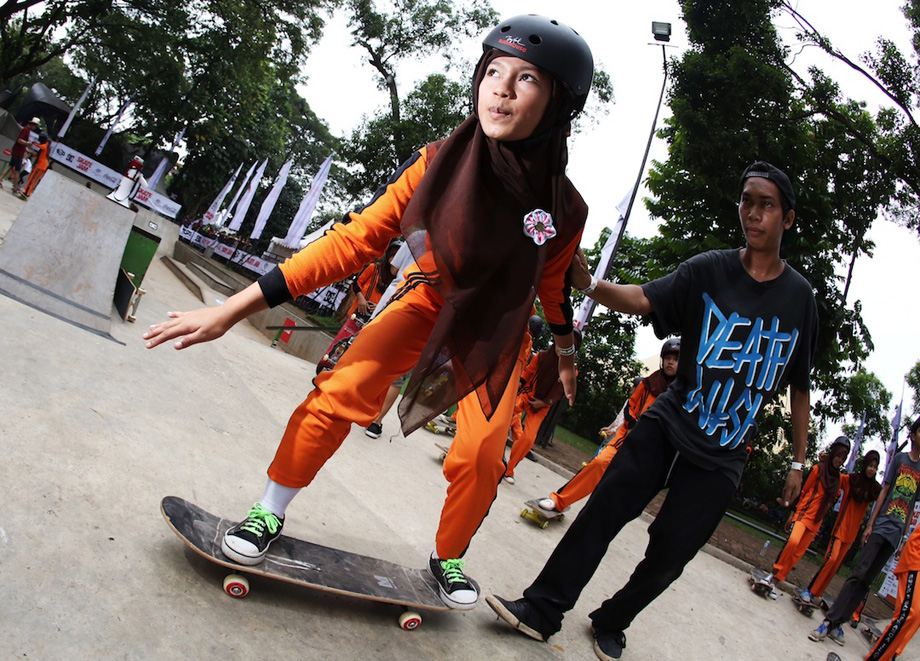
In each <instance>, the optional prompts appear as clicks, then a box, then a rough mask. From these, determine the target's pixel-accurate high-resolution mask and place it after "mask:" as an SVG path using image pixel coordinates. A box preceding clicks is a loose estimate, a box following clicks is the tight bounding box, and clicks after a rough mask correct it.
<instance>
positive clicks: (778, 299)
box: [642, 250, 818, 485]
mask: <svg viewBox="0 0 920 661" xmlns="http://www.w3.org/2000/svg"><path fill="white" fill-rule="evenodd" d="M642 289H643V291H644V292H645V295H646V296H647V297H648V299H649V301H650V302H651V304H652V315H651V319H652V323H653V326H654V329H655V333H656V334H657V335H658V337H660V338H664V337H666V336H668V335H680V336H681V351H680V361H679V363H678V367H677V377H676V378H675V379H674V381H673V382H672V384H671V387H670V388H669V389H668V390H667V392H665V393H663V394H662V395H661V396H659V397H658V399H657V400H655V403H654V404H652V406H651V407H650V408H649V410H648V415H649V416H651V417H653V418H656V419H657V420H658V421H659V422H660V423H661V425H662V427H663V428H664V429H665V430H666V431H667V432H668V433H669V436H670V438H671V440H672V442H673V443H674V445H675V446H676V448H677V449H678V451H679V452H680V453H681V454H682V455H683V456H684V457H685V458H686V459H688V460H689V461H692V462H693V463H695V464H697V465H699V466H702V467H703V468H709V469H713V470H720V471H721V472H723V473H725V474H726V475H727V476H728V477H729V478H730V479H731V480H732V481H733V482H734V483H735V484H736V485H737V483H738V482H739V480H740V479H741V472H742V471H743V469H744V463H745V460H746V455H747V453H746V451H745V442H744V440H745V436H746V435H747V434H748V433H749V432H751V431H752V430H754V431H756V422H755V419H756V417H757V416H758V415H759V414H760V413H761V411H763V408H764V406H766V404H768V403H769V402H770V401H771V400H772V399H773V398H774V397H775V396H776V394H777V393H778V392H779V391H780V390H781V389H782V388H784V387H785V386H786V385H793V386H795V387H796V388H798V389H800V390H808V389H809V385H810V377H809V374H810V372H811V366H812V360H813V358H814V351H815V340H816V337H817V326H818V311H817V307H816V305H815V297H814V293H813V291H812V288H811V285H810V284H809V283H808V281H807V280H805V278H803V277H802V276H801V275H800V274H799V273H798V272H796V271H795V269H793V268H792V267H791V266H789V265H788V264H786V265H785V268H784V269H783V272H782V273H781V274H780V275H779V276H778V277H777V278H775V279H773V280H770V281H768V282H758V281H756V280H754V279H753V278H752V277H751V276H750V274H748V272H747V270H746V269H745V268H744V265H743V264H742V263H741V253H740V252H739V251H738V250H714V251H711V252H706V253H703V254H701V255H697V256H696V257H693V258H691V259H689V260H687V261H686V262H684V263H683V264H681V265H680V266H679V267H678V268H677V270H675V271H674V272H673V273H671V274H669V275H667V276H665V277H663V278H660V279H658V280H654V281H653V282H649V283H647V284H645V285H643V287H642Z"/></svg>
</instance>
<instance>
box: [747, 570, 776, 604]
mask: <svg viewBox="0 0 920 661" xmlns="http://www.w3.org/2000/svg"><path fill="white" fill-rule="evenodd" d="M769 575H770V572H766V571H764V570H763V569H752V570H751V575H750V576H748V583H750V585H751V591H752V592H753V593H754V594H757V595H759V596H761V597H763V598H764V599H769V598H770V596H771V594H772V592H773V590H772V589H771V588H770V586H768V585H767V584H765V583H764V582H763V580H764V579H765V578H766V577H767V576H769Z"/></svg>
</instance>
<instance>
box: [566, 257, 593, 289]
mask: <svg viewBox="0 0 920 661" xmlns="http://www.w3.org/2000/svg"><path fill="white" fill-rule="evenodd" d="M569 278H570V281H571V283H572V286H573V287H574V288H575V289H585V288H587V287H589V286H590V285H591V270H590V269H589V268H588V258H587V257H585V253H584V251H583V250H582V249H581V248H580V247H579V248H578V250H576V251H575V256H574V257H572V265H571V267H570V270H569Z"/></svg>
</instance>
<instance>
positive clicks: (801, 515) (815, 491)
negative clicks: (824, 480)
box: [792, 465, 826, 531]
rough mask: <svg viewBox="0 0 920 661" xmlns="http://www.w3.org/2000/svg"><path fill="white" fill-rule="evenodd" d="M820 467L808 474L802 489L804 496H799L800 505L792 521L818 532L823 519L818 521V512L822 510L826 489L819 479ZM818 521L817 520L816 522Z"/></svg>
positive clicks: (814, 467)
mask: <svg viewBox="0 0 920 661" xmlns="http://www.w3.org/2000/svg"><path fill="white" fill-rule="evenodd" d="M820 468H821V467H820V465H817V466H812V468H811V471H810V472H809V473H808V478H807V479H806V480H805V484H804V486H803V487H802V495H801V496H799V504H798V505H797V506H796V508H795V515H794V516H793V518H792V520H793V521H795V522H796V523H798V522H801V523H802V525H804V526H805V527H806V528H808V529H809V530H812V531H817V530H818V528H820V527H821V519H817V515H818V512H819V511H820V510H821V501H822V500H824V493H825V491H826V490H825V488H824V485H823V484H821V481H820V480H819V479H818V471H819V469H820ZM816 519H817V520H816Z"/></svg>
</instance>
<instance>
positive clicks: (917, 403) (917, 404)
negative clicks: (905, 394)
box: [904, 360, 920, 421]
mask: <svg viewBox="0 0 920 661" xmlns="http://www.w3.org/2000/svg"><path fill="white" fill-rule="evenodd" d="M904 378H905V379H906V381H907V385H908V386H910V387H911V389H912V390H913V391H914V400H913V408H912V413H911V416H910V419H911V421H913V420H916V419H917V418H920V360H918V361H917V362H916V363H914V366H913V367H911V368H910V371H909V372H908V373H907V375H906V376H905V377H904Z"/></svg>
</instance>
